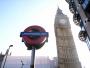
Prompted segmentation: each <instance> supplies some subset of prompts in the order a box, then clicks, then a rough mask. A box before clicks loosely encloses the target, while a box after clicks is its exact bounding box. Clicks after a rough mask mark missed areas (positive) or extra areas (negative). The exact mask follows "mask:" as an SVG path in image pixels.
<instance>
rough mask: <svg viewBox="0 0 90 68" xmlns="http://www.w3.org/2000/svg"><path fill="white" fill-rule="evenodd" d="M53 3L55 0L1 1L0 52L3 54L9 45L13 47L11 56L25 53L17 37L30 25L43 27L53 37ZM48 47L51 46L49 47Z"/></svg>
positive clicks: (54, 7) (54, 12) (23, 46)
mask: <svg viewBox="0 0 90 68" xmlns="http://www.w3.org/2000/svg"><path fill="white" fill-rule="evenodd" d="M55 2H56V1H55V0H49V1H48V0H43V1H42V0H22V1H21V0H8V1H7V0H4V1H1V2H0V10H1V11H0V32H1V34H0V41H2V42H0V45H2V46H1V47H0V51H2V52H3V53H5V51H6V49H7V48H8V46H9V45H10V44H13V45H14V47H13V48H12V50H11V51H12V54H14V55H16V54H17V55H20V53H18V52H20V51H24V50H25V51H26V47H25V45H24V44H23V43H22V42H21V38H20V37H19V35H20V32H22V31H23V30H24V29H25V28H27V27H29V26H31V25H40V26H43V27H44V28H45V29H46V31H48V32H50V33H53V35H54V28H53V27H54V17H55V14H56V10H55V9H56V8H57V7H56V6H55V5H56V3H55ZM51 10H52V11H51ZM52 28H53V29H52ZM53 35H52V36H50V38H49V40H52V38H53ZM52 42H55V41H54V40H52V41H50V42H49V44H50V43H52ZM49 44H47V45H49ZM54 45H55V43H54ZM54 45H52V46H54ZM48 47H51V46H50V45H49V46H48ZM55 47H56V46H55ZM15 48H16V49H15ZM46 50H47V49H46ZM54 50H55V48H54ZM25 51H24V52H25ZM47 51H48V50H47ZM49 52H50V51H49ZM55 52H56V51H55ZM23 54H25V53H21V55H23ZM29 55H30V53H29ZM47 55H48V54H47ZM52 55H53V53H52ZM55 55H56V54H55Z"/></svg>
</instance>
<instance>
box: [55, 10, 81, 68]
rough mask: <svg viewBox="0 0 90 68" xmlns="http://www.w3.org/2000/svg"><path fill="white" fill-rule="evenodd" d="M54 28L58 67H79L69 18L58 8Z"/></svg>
mask: <svg viewBox="0 0 90 68" xmlns="http://www.w3.org/2000/svg"><path fill="white" fill-rule="evenodd" d="M54 28H55V36H56V43H57V52H58V68H81V64H80V62H79V59H78V55H77V51H76V48H75V44H74V40H73V36H72V32H71V27H70V23H69V19H68V17H67V16H66V15H64V14H63V13H62V11H61V10H60V9H59V8H58V9H57V13H56V16H55V24H54Z"/></svg>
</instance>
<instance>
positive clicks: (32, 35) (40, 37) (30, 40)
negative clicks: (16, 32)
mask: <svg viewBox="0 0 90 68" xmlns="http://www.w3.org/2000/svg"><path fill="white" fill-rule="evenodd" d="M20 37H22V41H23V42H24V43H25V45H26V46H27V48H28V50H31V49H32V46H33V47H35V48H36V49H40V48H41V47H42V46H43V45H44V43H45V42H46V40H47V39H48V32H46V31H45V29H44V28H42V27H41V26H37V25H34V26H30V27H28V28H26V29H25V30H24V32H21V34H20Z"/></svg>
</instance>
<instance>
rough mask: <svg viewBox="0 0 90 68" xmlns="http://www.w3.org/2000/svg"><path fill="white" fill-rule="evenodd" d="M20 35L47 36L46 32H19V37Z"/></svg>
mask: <svg viewBox="0 0 90 68" xmlns="http://www.w3.org/2000/svg"><path fill="white" fill-rule="evenodd" d="M22 36H47V37H48V32H21V33H20V37H22Z"/></svg>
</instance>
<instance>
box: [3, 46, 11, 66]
mask: <svg viewBox="0 0 90 68" xmlns="http://www.w3.org/2000/svg"><path fill="white" fill-rule="evenodd" d="M10 47H13V45H10V46H9V48H8V49H7V51H6V53H5V57H4V62H3V68H4V66H5V63H6V60H7V56H8V53H9V50H10Z"/></svg>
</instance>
